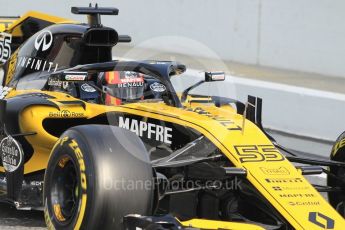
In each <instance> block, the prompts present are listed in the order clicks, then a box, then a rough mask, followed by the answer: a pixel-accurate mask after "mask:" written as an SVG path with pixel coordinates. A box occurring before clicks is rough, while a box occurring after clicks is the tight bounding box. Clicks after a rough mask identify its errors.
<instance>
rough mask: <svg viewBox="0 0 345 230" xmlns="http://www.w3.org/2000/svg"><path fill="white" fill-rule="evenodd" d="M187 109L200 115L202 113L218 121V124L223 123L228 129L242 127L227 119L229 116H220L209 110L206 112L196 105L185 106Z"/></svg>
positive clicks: (234, 129) (238, 129)
mask: <svg viewBox="0 0 345 230" xmlns="http://www.w3.org/2000/svg"><path fill="white" fill-rule="evenodd" d="M186 110H187V111H191V112H194V113H198V114H200V115H204V116H206V117H209V118H211V119H213V120H215V121H217V122H219V124H221V125H223V126H224V127H225V128H227V129H228V130H231V131H242V128H241V127H240V126H239V125H237V124H236V123H235V122H234V121H232V120H229V118H226V117H221V116H218V115H213V114H211V113H210V112H207V111H206V110H204V109H203V108H200V107H197V108H194V109H192V108H187V109H186Z"/></svg>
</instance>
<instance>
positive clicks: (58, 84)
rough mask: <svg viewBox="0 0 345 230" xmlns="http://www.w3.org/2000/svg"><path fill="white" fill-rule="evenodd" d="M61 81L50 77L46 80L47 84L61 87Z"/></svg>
mask: <svg viewBox="0 0 345 230" xmlns="http://www.w3.org/2000/svg"><path fill="white" fill-rule="evenodd" d="M62 83H63V82H62V81H58V80H53V79H50V80H49V81H48V85H49V86H54V87H62Z"/></svg>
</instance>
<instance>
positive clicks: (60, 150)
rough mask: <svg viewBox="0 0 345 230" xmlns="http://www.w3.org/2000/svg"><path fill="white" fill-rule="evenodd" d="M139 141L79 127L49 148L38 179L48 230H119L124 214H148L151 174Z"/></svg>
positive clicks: (108, 129) (107, 129) (110, 130)
mask: <svg viewBox="0 0 345 230" xmlns="http://www.w3.org/2000/svg"><path fill="white" fill-rule="evenodd" d="M152 171H153V170H152V167H151V164H150V160H149V157H148V153H147V151H146V149H145V147H144V145H143V143H142V141H141V140H140V139H139V138H138V137H137V136H136V135H135V134H134V133H131V132H129V131H127V130H124V129H121V128H117V127H112V126H105V125H84V126H77V127H73V128H71V129H69V130H67V131H66V132H65V133H63V134H62V136H61V137H60V139H59V140H58V141H57V143H56V144H55V146H54V148H53V150H52V153H51V156H50V159H49V163H48V166H47V170H46V173H45V178H44V195H43V197H44V203H45V208H44V215H45V220H46V223H47V226H48V228H49V229H66V230H67V229H68V230H70V229H122V228H123V227H122V226H123V225H122V218H123V217H124V216H125V215H127V214H140V215H151V214H152V203H153V197H154V192H153V191H154V189H153V187H154V186H153V183H152V182H153V175H152V174H153V173H152Z"/></svg>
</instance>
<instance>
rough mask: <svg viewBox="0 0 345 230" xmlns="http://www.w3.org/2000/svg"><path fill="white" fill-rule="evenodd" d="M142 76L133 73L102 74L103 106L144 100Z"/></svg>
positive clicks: (112, 72) (114, 72) (113, 72)
mask: <svg viewBox="0 0 345 230" xmlns="http://www.w3.org/2000/svg"><path fill="white" fill-rule="evenodd" d="M144 87H145V84H144V75H143V74H141V73H137V72H133V71H111V72H105V73H104V84H103V91H104V92H105V95H104V104H105V105H121V104H123V103H128V102H135V101H138V100H143V99H144Z"/></svg>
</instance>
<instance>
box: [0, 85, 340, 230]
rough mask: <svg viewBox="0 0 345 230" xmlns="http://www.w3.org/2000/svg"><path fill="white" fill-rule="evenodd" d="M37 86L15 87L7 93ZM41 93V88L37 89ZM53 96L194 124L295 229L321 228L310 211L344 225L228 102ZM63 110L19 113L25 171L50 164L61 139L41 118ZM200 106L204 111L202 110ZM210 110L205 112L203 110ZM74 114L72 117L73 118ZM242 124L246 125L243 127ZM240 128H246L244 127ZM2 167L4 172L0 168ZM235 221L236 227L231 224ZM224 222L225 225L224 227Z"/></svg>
mask: <svg viewBox="0 0 345 230" xmlns="http://www.w3.org/2000/svg"><path fill="white" fill-rule="evenodd" d="M29 92H34V91H11V92H10V94H9V95H8V97H13V96H15V95H18V94H23V93H29ZM39 92H42V91H39ZM44 93H45V94H48V95H51V96H54V97H55V98H56V99H49V100H50V101H52V102H54V103H55V104H57V105H58V106H59V109H60V110H67V111H70V112H74V113H78V114H79V116H80V117H84V118H93V117H95V116H97V115H100V114H104V113H106V112H112V111H114V112H123V113H128V114H133V115H139V116H142V117H150V118H153V119H158V120H161V121H163V122H164V121H165V122H172V123H176V124H179V125H182V126H186V127H189V128H192V129H194V130H197V131H199V132H200V133H202V134H203V135H205V136H206V137H207V138H208V139H209V140H211V141H212V142H213V143H214V144H215V145H216V146H217V147H218V148H219V149H220V150H221V151H222V153H223V154H224V155H225V156H226V157H227V158H229V160H230V161H231V162H232V163H233V164H234V165H235V166H236V167H239V168H243V169H246V170H247V179H248V181H250V182H251V183H252V184H253V185H254V187H255V188H256V189H257V190H258V191H259V192H260V193H261V194H262V196H264V197H265V198H266V199H267V200H268V201H269V202H270V203H271V204H272V205H273V206H274V207H275V208H276V209H277V210H278V211H279V213H281V215H282V216H284V218H286V219H287V220H288V221H289V223H290V224H291V225H292V226H293V227H294V228H295V229H307V230H309V229H319V227H318V226H317V225H315V224H314V223H311V222H310V221H309V220H308V214H309V213H310V212H322V214H323V215H325V216H328V217H330V218H332V219H333V220H334V223H335V225H334V229H344V227H345V221H344V219H343V218H342V217H341V216H340V215H339V214H338V213H337V212H336V211H335V210H334V209H333V208H332V207H331V205H330V204H329V203H328V202H327V201H326V200H325V199H324V198H323V197H322V196H321V195H320V194H319V193H318V192H317V191H316V190H315V189H314V187H313V186H312V185H311V184H309V182H308V181H307V180H306V179H305V178H304V177H303V176H302V175H301V174H300V172H299V171H298V170H297V169H296V168H295V167H294V166H293V165H292V164H291V163H290V162H289V161H288V160H286V159H285V158H284V156H283V155H282V154H280V153H279V151H278V150H277V149H276V148H275V147H274V146H273V145H272V143H271V142H270V140H269V139H268V138H267V137H266V136H265V134H263V133H262V132H261V130H260V129H258V127H257V126H256V125H255V124H253V123H252V122H250V121H249V120H245V122H244V123H243V117H242V115H239V114H237V113H236V110H234V109H233V108H232V107H230V106H224V107H221V108H218V107H216V106H214V105H213V104H197V103H188V101H187V102H186V103H185V104H184V106H185V107H184V108H175V107H171V106H167V105H165V104H164V103H163V102H158V103H157V102H155V103H133V104H126V105H121V106H105V105H98V104H90V103H85V104H86V107H85V109H84V108H83V107H82V106H80V105H66V104H62V103H60V102H59V101H68V100H73V101H75V100H78V99H76V98H73V97H71V96H69V95H66V94H64V93H58V92H44ZM58 111H59V110H58V109H57V108H54V107H49V106H40V105H35V106H31V107H28V108H26V109H25V110H24V111H23V112H22V114H21V117H20V129H21V132H22V133H27V132H33V131H34V132H37V134H36V135H32V136H27V137H26V139H27V140H28V141H29V142H30V143H31V145H32V146H33V147H34V154H33V157H32V158H31V159H30V160H29V161H28V162H27V163H26V164H25V169H24V170H25V174H27V173H31V172H35V171H39V170H44V169H45V168H46V166H47V162H48V158H49V154H50V150H51V149H52V147H53V146H54V143H55V142H56V141H57V137H54V136H52V135H50V134H49V133H47V132H46V131H45V130H44V128H43V127H42V122H43V120H44V119H45V118H48V116H49V114H50V113H54V112H55V113H56V112H58ZM200 111H202V113H200ZM205 114H206V115H205ZM70 119H73V118H70ZM243 124H244V126H243ZM239 128H241V129H242V128H243V130H240V129H239ZM0 171H4V169H3V168H0ZM323 221H325V220H324V219H322V218H321V219H320V220H319V222H323ZM184 224H187V225H192V226H193V227H194V226H195V227H200V226H203V224H205V227H203V228H206V229H212V228H213V226H223V227H224V229H237V228H242V227H243V229H260V228H259V227H256V226H255V228H254V227H253V226H252V227H250V226H249V225H248V228H246V227H244V226H241V225H230V224H229V225H226V223H223V222H214V221H210V222H207V221H205V220H191V221H190V222H184ZM230 226H232V228H231V227H230ZM223 227H222V228H223Z"/></svg>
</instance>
